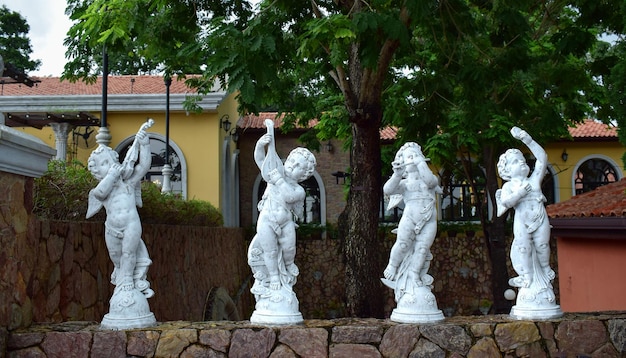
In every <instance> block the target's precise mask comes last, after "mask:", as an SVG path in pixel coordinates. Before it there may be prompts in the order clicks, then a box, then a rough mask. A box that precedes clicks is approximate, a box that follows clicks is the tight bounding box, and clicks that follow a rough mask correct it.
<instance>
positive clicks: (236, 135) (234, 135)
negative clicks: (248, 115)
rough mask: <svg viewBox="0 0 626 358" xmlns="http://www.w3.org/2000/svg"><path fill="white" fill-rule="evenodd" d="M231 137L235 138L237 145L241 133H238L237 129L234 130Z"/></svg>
mask: <svg viewBox="0 0 626 358" xmlns="http://www.w3.org/2000/svg"><path fill="white" fill-rule="evenodd" d="M230 136H231V137H232V138H233V142H235V143H237V141H238V140H239V132H237V128H233V130H232V131H230Z"/></svg>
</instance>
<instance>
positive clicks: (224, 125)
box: [220, 114, 230, 133]
mask: <svg viewBox="0 0 626 358" xmlns="http://www.w3.org/2000/svg"><path fill="white" fill-rule="evenodd" d="M229 118H230V116H229V115H228V114H225V115H223V116H222V118H220V128H224V132H226V133H228V132H229V131H230V121H229V120H228V119H229Z"/></svg>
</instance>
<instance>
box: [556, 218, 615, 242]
mask: <svg viewBox="0 0 626 358" xmlns="http://www.w3.org/2000/svg"><path fill="white" fill-rule="evenodd" d="M550 224H551V225H552V235H553V236H556V237H567V238H585V239H618V240H626V217H624V216H598V217H585V218H581V217H566V218H550Z"/></svg>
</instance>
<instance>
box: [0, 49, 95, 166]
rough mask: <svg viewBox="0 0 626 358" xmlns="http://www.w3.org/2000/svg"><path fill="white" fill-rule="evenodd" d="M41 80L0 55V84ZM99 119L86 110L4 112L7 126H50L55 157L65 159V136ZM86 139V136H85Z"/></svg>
mask: <svg viewBox="0 0 626 358" xmlns="http://www.w3.org/2000/svg"><path fill="white" fill-rule="evenodd" d="M38 82H41V81H39V80H38V79H36V78H31V77H29V76H28V75H26V74H25V73H24V72H23V71H21V70H19V69H17V68H16V67H15V66H13V65H11V64H10V63H5V62H4V61H3V59H2V56H1V55H0V84H2V85H5V84H7V85H8V84H23V85H26V86H28V87H33V86H34V85H35V84H36V83H38ZM99 123H100V120H99V119H98V118H97V117H95V116H93V115H92V114H90V113H88V112H35V113H33V112H15V111H13V112H8V113H4V125H6V126H8V127H32V128H37V129H41V128H43V127H46V126H50V127H52V130H53V131H54V135H55V140H56V150H57V155H56V159H60V160H65V159H66V155H67V138H68V134H69V132H70V131H72V130H73V129H74V128H76V127H90V126H93V127H97V126H98V125H99ZM85 140H86V138H85Z"/></svg>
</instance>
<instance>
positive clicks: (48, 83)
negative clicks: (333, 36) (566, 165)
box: [0, 75, 617, 140]
mask: <svg viewBox="0 0 626 358" xmlns="http://www.w3.org/2000/svg"><path fill="white" fill-rule="evenodd" d="M35 79H37V80H40V81H41V82H39V83H37V84H35V86H33V87H28V86H26V85H22V84H2V85H0V95H3V96H54V95H100V94H101V93H102V77H98V78H97V79H96V83H94V84H90V85H88V84H86V83H84V82H81V81H78V82H74V83H72V82H69V81H67V80H66V81H61V79H60V78H59V77H35ZM107 85H108V93H109V94H159V93H165V84H164V83H163V76H148V75H126V76H109V77H108V84H107ZM194 92H195V90H193V89H190V88H188V87H187V86H186V85H185V83H184V81H178V80H177V79H176V78H174V79H173V80H172V84H171V86H170V93H171V94H179V93H194ZM266 118H271V119H275V121H274V122H275V125H276V127H280V125H281V124H282V116H281V117H280V118H276V113H275V112H263V113H259V115H258V116H253V115H247V116H244V117H243V118H242V119H241V120H240V121H239V123H238V124H237V125H238V126H239V127H240V128H257V129H262V128H265V125H264V124H263V121H264V120H265V119H266ZM316 124H317V121H315V120H313V121H311V122H310V123H309V125H310V126H311V127H313V126H315V125H316ZM569 132H570V134H571V135H572V137H573V138H574V139H583V140H585V139H586V140H603V139H617V127H615V126H608V125H606V124H603V123H600V122H597V121H594V120H592V119H588V120H586V121H584V122H583V123H581V124H579V125H578V126H576V127H575V128H570V129H569ZM395 138H396V129H395V128H390V127H388V128H384V129H382V130H381V139H383V140H394V139H395Z"/></svg>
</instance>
